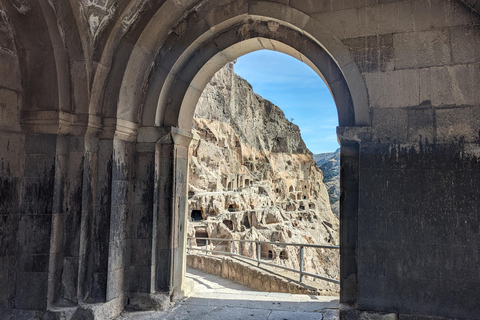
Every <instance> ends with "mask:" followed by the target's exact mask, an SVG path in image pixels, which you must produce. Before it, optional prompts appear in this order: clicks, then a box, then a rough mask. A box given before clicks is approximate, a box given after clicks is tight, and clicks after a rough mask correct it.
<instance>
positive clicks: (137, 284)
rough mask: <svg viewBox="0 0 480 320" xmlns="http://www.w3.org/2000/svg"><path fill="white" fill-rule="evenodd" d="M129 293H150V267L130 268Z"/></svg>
mask: <svg viewBox="0 0 480 320" xmlns="http://www.w3.org/2000/svg"><path fill="white" fill-rule="evenodd" d="M129 270H130V274H129V283H130V287H129V289H130V292H145V293H149V292H150V283H151V277H152V275H151V270H152V269H151V267H150V266H148V267H141V266H130V269H129Z"/></svg>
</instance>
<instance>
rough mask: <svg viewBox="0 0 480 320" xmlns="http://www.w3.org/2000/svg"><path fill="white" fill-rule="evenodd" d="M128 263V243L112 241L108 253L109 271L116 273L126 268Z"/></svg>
mask: <svg viewBox="0 0 480 320" xmlns="http://www.w3.org/2000/svg"><path fill="white" fill-rule="evenodd" d="M126 261H127V241H126V240H119V241H111V242H110V243H109V251H108V270H109V271H114V270H117V269H121V268H124V267H125V266H126Z"/></svg>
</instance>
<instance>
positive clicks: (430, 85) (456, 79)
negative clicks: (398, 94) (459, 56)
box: [419, 64, 480, 106]
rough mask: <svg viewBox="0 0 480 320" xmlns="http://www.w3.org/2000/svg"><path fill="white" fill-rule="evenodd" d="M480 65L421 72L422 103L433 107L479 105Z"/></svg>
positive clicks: (431, 69)
mask: <svg viewBox="0 0 480 320" xmlns="http://www.w3.org/2000/svg"><path fill="white" fill-rule="evenodd" d="M478 82H480V65H474V64H470V65H459V66H445V67H433V68H424V69H420V70H419V83H420V84H419V86H420V101H427V100H429V101H431V103H432V105H433V106H455V105H456V106H460V105H477V104H478V101H480V90H478V87H477V86H476V84H477V83H478Z"/></svg>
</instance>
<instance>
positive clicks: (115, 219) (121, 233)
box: [110, 205, 131, 241]
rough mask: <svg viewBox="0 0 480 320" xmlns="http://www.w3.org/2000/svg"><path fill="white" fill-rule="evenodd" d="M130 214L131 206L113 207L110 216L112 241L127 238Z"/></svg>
mask: <svg viewBox="0 0 480 320" xmlns="http://www.w3.org/2000/svg"><path fill="white" fill-rule="evenodd" d="M130 214H131V213H130V208H129V206H127V205H120V206H115V207H112V214H111V217H110V241H117V240H124V239H127V236H128V230H127V227H128V221H129V215H130Z"/></svg>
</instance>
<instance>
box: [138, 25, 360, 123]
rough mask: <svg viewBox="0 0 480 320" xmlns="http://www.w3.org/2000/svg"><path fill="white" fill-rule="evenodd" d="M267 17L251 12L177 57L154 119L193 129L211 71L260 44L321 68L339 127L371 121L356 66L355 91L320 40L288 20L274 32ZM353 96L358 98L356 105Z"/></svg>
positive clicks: (321, 74)
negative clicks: (194, 111) (232, 25)
mask: <svg viewBox="0 0 480 320" xmlns="http://www.w3.org/2000/svg"><path fill="white" fill-rule="evenodd" d="M268 19H269V18H268V17H257V16H252V17H251V18H250V19H247V20H246V22H244V23H241V24H237V25H235V26H234V27H232V28H230V29H228V30H226V31H225V32H223V33H219V34H217V35H215V37H214V38H212V39H211V40H210V39H209V40H210V41H206V42H205V43H203V44H201V45H198V44H195V46H198V47H196V49H191V52H186V53H184V54H187V56H182V57H179V59H178V60H176V62H175V64H174V65H173V66H172V68H171V70H170V73H169V75H168V76H167V77H166V78H165V81H164V83H163V86H162V88H161V89H160V93H159V100H158V103H157V106H156V107H157V109H156V115H155V124H156V125H160V126H162V125H163V126H178V127H179V128H183V129H187V128H189V127H190V122H191V118H192V117H193V110H194V108H195V105H196V102H197V101H198V98H199V96H200V94H201V92H202V90H203V88H204V87H205V85H206V83H208V81H209V80H210V78H211V77H212V76H213V74H214V73H215V72H216V71H217V70H219V69H220V68H221V67H222V66H223V65H225V64H226V63H227V62H229V61H232V60H234V59H236V58H238V57H239V56H241V55H243V54H246V53H248V52H252V51H256V50H261V49H269V50H275V51H279V52H283V53H286V54H288V55H291V56H293V57H295V58H297V59H299V60H300V61H303V62H305V63H306V64H307V65H309V66H310V67H311V68H312V69H313V70H314V71H315V72H317V74H319V75H320V76H321V77H322V79H323V80H324V81H325V83H326V84H327V86H328V87H329V88H330V90H331V92H332V94H333V96H334V99H335V102H336V105H337V110H338V116H339V121H340V126H352V125H365V124H368V112H367V110H366V109H367V105H368V103H367V100H366V89H365V85H364V84H363V79H362V78H361V76H360V73H359V72H358V69H355V68H352V66H351V65H352V64H353V62H351V61H350V62H349V63H347V64H348V65H349V68H347V73H350V75H349V76H351V78H354V79H355V80H354V81H353V80H352V81H350V82H351V83H352V85H351V86H352V87H355V86H357V87H358V86H360V87H361V89H360V90H359V89H358V88H355V90H356V92H355V91H354V92H353V93H354V94H353V95H352V92H351V90H350V88H349V84H348V83H347V80H346V78H345V76H344V72H345V71H343V70H341V69H340V68H339V66H338V64H337V61H336V60H334V59H333V58H332V57H331V56H330V54H329V53H328V52H327V51H325V50H324V47H322V46H320V45H319V43H318V41H315V39H314V38H312V37H310V36H308V35H307V34H306V33H304V32H299V31H298V30H296V29H295V28H290V27H289V26H288V25H287V26H284V25H279V26H278V29H277V30H276V31H271V30H270V29H269V26H268V24H269V21H268ZM242 22H243V21H242ZM270 22H271V21H270ZM242 33H244V34H242ZM239 34H241V35H240V36H239ZM201 40H203V39H201ZM345 50H346V49H345ZM186 51H187V50H186ZM199 52H201V53H199ZM352 70H353V71H352ZM355 70H356V72H355ZM353 83H355V86H354V85H353ZM358 92H361V94H359V93H358ZM353 96H355V99H354V98H353ZM355 100H356V101H359V102H358V104H356V105H354V101H355ZM360 101H361V102H360ZM145 108H146V110H145V112H150V113H151V111H149V108H151V106H148V105H145Z"/></svg>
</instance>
